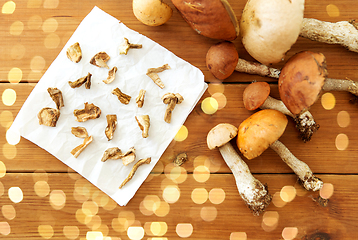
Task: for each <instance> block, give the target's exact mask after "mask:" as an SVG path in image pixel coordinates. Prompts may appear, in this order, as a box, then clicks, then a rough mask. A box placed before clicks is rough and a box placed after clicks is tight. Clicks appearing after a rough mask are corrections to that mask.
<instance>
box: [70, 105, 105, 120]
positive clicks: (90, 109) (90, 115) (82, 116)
mask: <svg viewBox="0 0 358 240" xmlns="http://www.w3.org/2000/svg"><path fill="white" fill-rule="evenodd" d="M73 115H75V117H76V118H77V119H76V120H77V121H78V122H85V121H87V120H90V119H96V118H99V117H100V116H101V109H100V108H99V107H97V106H95V105H94V104H93V103H90V104H88V102H86V103H85V108H84V109H75V110H74V111H73Z"/></svg>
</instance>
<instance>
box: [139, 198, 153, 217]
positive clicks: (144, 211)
mask: <svg viewBox="0 0 358 240" xmlns="http://www.w3.org/2000/svg"><path fill="white" fill-rule="evenodd" d="M139 211H140V212H141V213H142V214H143V215H144V216H150V215H153V211H152V210H148V209H147V208H146V207H145V206H144V201H141V202H140V204H139Z"/></svg>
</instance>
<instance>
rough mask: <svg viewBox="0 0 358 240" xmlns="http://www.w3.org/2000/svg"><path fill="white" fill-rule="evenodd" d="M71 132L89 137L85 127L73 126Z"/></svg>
mask: <svg viewBox="0 0 358 240" xmlns="http://www.w3.org/2000/svg"><path fill="white" fill-rule="evenodd" d="M71 133H72V134H73V135H74V136H75V137H78V138H86V137H88V132H87V130H86V128H84V127H72V128H71Z"/></svg>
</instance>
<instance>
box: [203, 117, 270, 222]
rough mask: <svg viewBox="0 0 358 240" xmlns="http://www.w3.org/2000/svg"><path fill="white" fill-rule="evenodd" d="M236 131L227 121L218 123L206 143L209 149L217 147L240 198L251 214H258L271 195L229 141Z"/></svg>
mask: <svg viewBox="0 0 358 240" xmlns="http://www.w3.org/2000/svg"><path fill="white" fill-rule="evenodd" d="M237 132H238V131H237V128H236V127H235V126H233V125H231V124H229V123H221V124H218V125H216V126H215V127H214V128H212V129H211V130H210V131H209V133H208V136H207V145H208V148H209V149H210V150H212V149H215V148H219V151H220V153H221V155H222V157H223V159H224V161H225V162H226V164H227V165H228V167H229V168H230V169H231V171H232V173H233V175H234V177H235V181H236V186H237V189H238V191H239V194H240V196H241V198H242V199H243V200H244V202H245V204H246V205H247V206H248V207H249V209H250V210H251V211H252V212H253V214H254V215H256V216H258V215H259V214H260V213H262V212H263V211H264V210H265V209H266V207H267V206H268V205H269V204H270V202H271V200H272V196H271V195H270V194H269V192H268V190H267V187H266V186H265V185H263V184H262V183H261V182H260V181H259V180H258V179H256V178H255V177H254V176H253V175H252V174H251V172H250V169H249V167H248V166H247V164H246V163H245V162H244V161H243V160H242V158H241V157H240V155H239V154H238V153H237V152H236V150H235V149H234V148H233V146H232V145H231V143H230V141H231V140H232V139H233V138H235V137H236V135H237Z"/></svg>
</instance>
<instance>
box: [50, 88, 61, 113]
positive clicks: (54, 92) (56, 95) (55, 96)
mask: <svg viewBox="0 0 358 240" xmlns="http://www.w3.org/2000/svg"><path fill="white" fill-rule="evenodd" d="M47 92H48V93H49V94H50V96H51V98H52V100H53V101H54V102H55V103H56V107H57V109H58V110H60V109H61V107H64V106H65V104H64V103H63V97H62V92H61V90H59V89H57V88H47Z"/></svg>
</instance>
